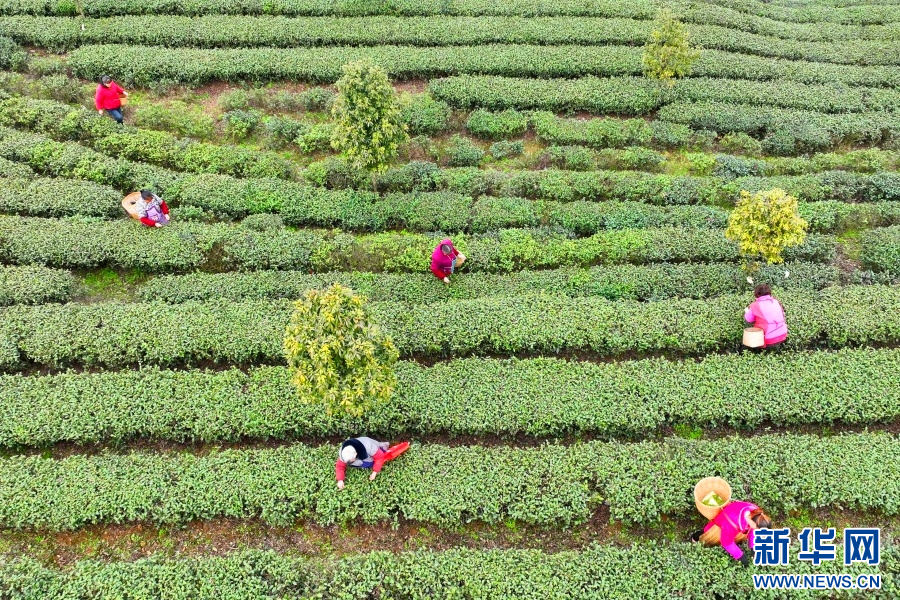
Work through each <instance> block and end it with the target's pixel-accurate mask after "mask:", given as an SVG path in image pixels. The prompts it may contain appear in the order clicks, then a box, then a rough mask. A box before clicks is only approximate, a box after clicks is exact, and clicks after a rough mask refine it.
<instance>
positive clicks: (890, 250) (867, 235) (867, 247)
mask: <svg viewBox="0 0 900 600" xmlns="http://www.w3.org/2000/svg"><path fill="white" fill-rule="evenodd" d="M860 241H861V245H862V248H861V252H860V259H861V260H862V263H863V265H864V266H865V267H866V268H869V269H872V270H874V271H886V272H888V273H893V274H900V226H894V227H885V228H883V229H875V230H872V231H865V232H863V234H862V236H861V240H860Z"/></svg>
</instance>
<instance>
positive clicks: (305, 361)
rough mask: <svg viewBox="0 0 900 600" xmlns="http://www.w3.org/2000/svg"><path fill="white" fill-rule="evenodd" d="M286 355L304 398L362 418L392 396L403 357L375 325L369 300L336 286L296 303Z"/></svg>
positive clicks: (303, 400)
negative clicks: (395, 366) (367, 303)
mask: <svg viewBox="0 0 900 600" xmlns="http://www.w3.org/2000/svg"><path fill="white" fill-rule="evenodd" d="M284 351H285V356H286V357H287V362H288V367H289V369H290V371H291V375H292V380H293V382H294V385H295V386H296V387H297V392H298V394H299V396H300V400H301V401H302V402H304V403H306V404H323V405H324V406H325V409H326V411H327V412H328V414H348V415H353V416H359V415H361V414H363V413H364V412H365V411H366V410H367V409H369V408H370V407H371V406H372V405H373V404H375V403H376V402H380V401H383V400H387V399H388V398H390V395H391V392H392V391H393V390H394V387H395V386H396V384H397V379H396V376H395V375H394V369H393V365H394V363H396V362H397V358H398V356H399V353H398V352H397V348H396V347H395V346H394V344H393V342H392V341H391V340H390V338H389V337H388V336H386V335H385V334H384V333H383V332H382V331H381V329H380V328H379V327H378V326H377V325H375V324H374V323H372V322H371V321H370V318H369V311H368V310H367V309H366V304H365V299H364V298H362V297H361V296H358V295H357V294H355V293H354V292H353V290H351V289H349V288H346V287H343V286H341V285H338V284H335V285H333V286H331V287H330V288H328V289H327V290H324V291H321V290H310V291H308V292H307V293H306V295H305V296H304V297H303V298H301V299H300V300H297V302H295V303H294V313H293V315H291V321H290V323H289V324H288V327H287V331H286V333H285V338H284Z"/></svg>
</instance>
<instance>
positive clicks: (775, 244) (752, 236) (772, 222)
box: [725, 188, 809, 264]
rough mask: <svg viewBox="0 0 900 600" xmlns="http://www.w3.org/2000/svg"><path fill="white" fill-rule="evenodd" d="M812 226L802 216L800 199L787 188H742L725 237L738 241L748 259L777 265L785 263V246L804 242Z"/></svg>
mask: <svg viewBox="0 0 900 600" xmlns="http://www.w3.org/2000/svg"><path fill="white" fill-rule="evenodd" d="M808 226H809V224H808V223H807V222H806V221H805V220H804V219H803V218H802V217H801V216H800V212H799V210H798V207H797V199H796V198H794V197H793V196H789V195H788V194H787V193H786V192H785V191H784V190H781V189H777V188H776V189H773V190H768V191H762V192H757V193H755V194H751V193H749V192H747V191H742V192H741V199H740V200H738V203H737V206H735V208H734V210H733V211H732V213H731V217H730V218H729V220H728V228H727V229H726V230H725V237H726V238H728V239H729V240H732V241H735V242H737V243H738V244H739V246H740V251H741V254H743V255H744V256H745V257H747V258H748V259H751V260H757V259H760V258H761V259H763V260H765V261H766V262H767V263H769V264H777V263H782V262H784V258H783V257H782V255H781V253H782V251H784V249H785V248H790V247H792V246H799V245H800V244H802V243H803V241H804V240H805V239H806V230H807V228H808Z"/></svg>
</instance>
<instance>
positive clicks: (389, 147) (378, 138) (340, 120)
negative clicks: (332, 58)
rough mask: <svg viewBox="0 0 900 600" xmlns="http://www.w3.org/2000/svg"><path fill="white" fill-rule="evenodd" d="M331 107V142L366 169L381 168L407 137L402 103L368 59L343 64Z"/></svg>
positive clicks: (388, 162) (375, 170)
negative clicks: (332, 123)
mask: <svg viewBox="0 0 900 600" xmlns="http://www.w3.org/2000/svg"><path fill="white" fill-rule="evenodd" d="M337 89H338V96H337V98H336V99H335V102H334V106H333V107H332V109H331V114H332V117H334V121H335V128H334V132H333V134H332V137H331V145H332V147H334V149H335V150H337V151H339V152H341V153H343V154H344V156H345V157H346V158H347V159H348V160H349V161H350V162H351V163H353V164H355V165H356V166H358V167H362V168H364V169H366V170H367V171H371V172H373V173H378V172H381V171H384V169H385V168H387V166H388V165H389V164H390V162H391V160H392V159H393V158H394V157H395V156H396V155H397V151H398V150H399V148H400V145H401V144H403V143H404V142H405V141H406V140H407V139H408V135H407V133H406V125H405V124H404V123H403V116H402V110H403V107H402V105H401V103H400V101H399V99H398V97H397V95H396V94H395V93H394V88H393V87H391V82H390V81H389V80H388V78H387V74H386V73H385V72H384V70H383V69H382V68H381V67H379V66H377V65H375V64H374V63H372V62H371V61H369V60H361V61H357V62H352V63H350V64H347V65H344V68H343V76H342V77H341V78H340V79H339V80H338V82H337Z"/></svg>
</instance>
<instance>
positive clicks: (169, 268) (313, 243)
mask: <svg viewBox="0 0 900 600" xmlns="http://www.w3.org/2000/svg"><path fill="white" fill-rule="evenodd" d="M273 218H274V217H272V216H265V215H259V216H255V217H248V218H247V219H245V220H244V221H243V222H242V224H239V225H228V224H224V223H219V224H212V225H207V224H201V223H190V222H187V223H184V222H183V223H174V224H172V225H170V226H168V227H167V228H166V229H165V230H162V231H154V232H153V235H148V231H147V230H146V229H143V227H142V226H141V225H139V224H137V223H134V222H129V221H125V220H119V221H98V220H87V219H84V218H72V219H42V218H36V217H10V216H2V217H0V260H2V261H3V262H4V263H7V264H17V265H39V266H52V267H62V268H92V267H97V266H112V267H125V268H139V269H142V270H145V271H149V272H152V273H159V272H173V271H174V272H183V271H190V270H194V269H196V268H204V269H206V270H211V271H230V270H240V271H250V270H264V269H276V270H305V269H310V270H313V271H318V272H326V271H371V272H382V271H383V272H393V273H398V272H413V273H427V272H428V268H429V264H430V260H431V252H432V250H434V247H435V246H436V244H437V243H438V241H439V240H440V239H441V237H442V236H440V235H435V234H431V235H425V234H412V233H380V234H370V235H352V234H348V233H342V232H341V231H340V230H337V231H321V230H297V231H293V230H289V229H286V228H284V227H281V226H280V224H278V223H273V222H272V220H271V219H273ZM863 237H864V242H865V245H864V247H863V259H864V262H865V264H866V268H873V270H884V269H889V268H891V264H890V263H887V264H882V263H881V261H880V258H887V259H888V260H890V257H891V251H890V248H888V249H884V250H883V249H882V246H883V245H884V244H885V243H888V244H890V243H894V242H895V241H896V239H895V238H896V228H885V229H884V230H878V229H875V230H872V231H870V232H866V233H865V234H864V236H863ZM454 238H455V239H456V241H457V242H458V243H459V247H460V248H461V249H462V251H463V252H465V253H466V254H467V255H471V256H473V257H477V258H473V260H472V261H471V263H470V264H469V265H467V266H466V267H465V268H466V269H467V270H469V271H481V272H493V273H509V272H512V271H519V270H522V269H550V268H557V267H561V266H592V265H600V264H604V265H612V264H623V263H633V264H646V263H653V262H738V261H739V260H740V256H739V254H738V249H737V245H736V244H735V243H733V242H731V241H729V240H727V239H725V236H724V233H723V232H722V231H721V230H709V229H680V228H666V227H663V228H652V229H617V230H610V231H603V232H600V233H597V234H594V235H592V236H591V237H586V238H577V239H571V238H570V237H568V236H567V235H565V234H564V232H563V233H560V232H553V231H547V230H528V229H503V230H499V231H495V232H493V233H490V234H480V235H472V236H467V235H462V234H461V235H455V236H454ZM834 252H835V240H834V238H833V237H831V236H822V235H810V236H807V239H806V242H804V243H803V244H802V245H801V246H798V247H795V248H791V249H789V251H787V252H785V257H786V258H787V259H788V260H801V261H813V262H829V261H830V260H831V259H832V258H833V257H834ZM885 253H886V254H885ZM869 257H871V258H872V260H871V261H869ZM870 262H871V264H869V263H870Z"/></svg>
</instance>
